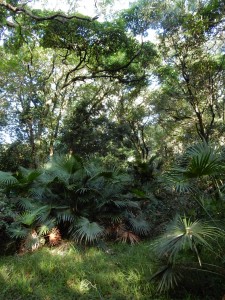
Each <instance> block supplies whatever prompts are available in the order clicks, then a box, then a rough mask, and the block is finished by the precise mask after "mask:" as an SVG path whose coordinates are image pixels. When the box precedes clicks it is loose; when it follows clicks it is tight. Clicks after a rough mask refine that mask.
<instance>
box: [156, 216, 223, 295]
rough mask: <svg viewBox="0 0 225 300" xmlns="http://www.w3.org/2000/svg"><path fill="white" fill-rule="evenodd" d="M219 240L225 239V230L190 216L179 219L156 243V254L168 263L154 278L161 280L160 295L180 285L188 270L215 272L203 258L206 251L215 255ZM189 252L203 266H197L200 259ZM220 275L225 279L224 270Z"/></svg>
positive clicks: (216, 269) (176, 219)
mask: <svg viewBox="0 0 225 300" xmlns="http://www.w3.org/2000/svg"><path fill="white" fill-rule="evenodd" d="M219 237H223V238H224V231H222V230H221V229H219V228H217V227H215V226H212V225H210V224H209V223H207V222H202V221H198V220H195V221H191V220H190V219H187V218H186V217H183V218H182V217H180V216H177V217H176V218H175V220H174V221H173V222H172V223H171V224H170V225H169V226H168V228H167V231H166V232H165V234H164V235H163V236H162V237H160V238H159V239H158V240H157V241H156V244H155V251H156V254H157V255H158V256H159V258H160V259H161V260H162V261H164V262H165V261H166V263H167V264H166V265H165V266H163V267H161V268H160V269H159V270H158V271H157V272H156V273H155V274H154V275H153V277H152V278H154V279H156V278H157V279H158V280H159V285H158V290H159V292H162V291H165V290H169V289H172V288H174V287H175V286H176V285H178V284H179V282H180V281H182V279H183V277H185V273H184V272H185V270H189V271H192V272H194V271H199V270H200V271H201V270H202V271H203V272H209V273H211V272H212V270H211V269H210V268H208V266H207V263H206V264H204V263H203V262H202V259H201V255H203V254H202V252H203V251H204V252H206V253H207V252H209V253H210V252H212V253H213V254H215V253H216V250H215V240H217V239H218V238H219ZM200 249H201V251H200ZM189 250H191V252H192V253H193V254H194V256H195V257H196V259H197V261H198V265H199V267H198V266H197V265H196V263H194V262H195V260H196V259H194V257H193V256H192V255H191V252H190V253H189ZM200 252H201V254H200ZM211 267H214V269H215V270H214V272H215V273H217V271H218V267H217V266H216V265H215V266H213V265H211ZM218 274H219V275H222V276H223V270H222V272H221V273H218Z"/></svg>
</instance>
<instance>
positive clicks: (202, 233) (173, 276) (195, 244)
mask: <svg viewBox="0 0 225 300" xmlns="http://www.w3.org/2000/svg"><path fill="white" fill-rule="evenodd" d="M163 183H164V184H165V185H166V186H167V188H168V187H169V188H172V190H173V192H174V195H176V194H182V195H183V199H185V198H186V199H187V200H186V201H190V200H192V201H194V202H195V203H196V204H197V206H196V208H198V213H195V212H194V213H193V211H192V212H191V216H192V219H193V220H191V218H187V217H183V218H182V217H180V216H177V217H175V220H174V221H173V222H172V223H171V224H170V225H169V226H168V228H167V230H166V232H165V234H164V235H163V236H162V237H160V238H159V239H158V240H157V242H156V246H155V250H156V255H157V256H158V258H159V261H160V263H163V265H162V266H161V268H159V270H158V271H157V272H156V273H155V274H154V276H153V278H158V279H159V288H158V289H159V291H163V290H167V289H170V288H173V287H174V286H176V285H177V284H178V283H179V281H181V280H184V278H185V275H186V274H187V273H190V272H194V271H198V272H203V271H207V272H208V273H211V274H219V275H222V276H225V270H224V269H223V268H222V267H221V265H222V260H223V258H222V256H223V251H222V245H223V243H224V231H223V230H222V229H221V228H223V227H222V226H220V224H222V222H223V221H224V209H225V206H224V194H223V193H224V155H223V151H222V150H221V149H220V148H219V147H218V148H217V147H213V146H212V145H209V144H207V143H205V142H203V143H200V144H195V145H193V146H191V147H189V148H188V149H187V150H186V152H185V153H184V155H183V156H182V157H181V158H180V160H179V163H178V164H177V166H175V167H173V168H172V169H171V170H169V171H167V172H166V173H165V174H164V178H163ZM180 210H181V208H180ZM187 212H188V211H187ZM198 217H201V220H199V219H198ZM202 257H204V261H202ZM212 261H214V262H215V263H214V264H212V263H211V262H212Z"/></svg>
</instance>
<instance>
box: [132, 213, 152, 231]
mask: <svg viewBox="0 0 225 300" xmlns="http://www.w3.org/2000/svg"><path fill="white" fill-rule="evenodd" d="M128 220H129V223H130V225H131V228H132V230H133V231H134V232H135V233H137V234H140V235H147V234H148V233H149V232H150V226H149V223H148V222H147V221H146V220H145V219H144V218H143V216H138V217H131V218H129V219H128Z"/></svg>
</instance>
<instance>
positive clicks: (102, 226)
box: [1, 155, 149, 243]
mask: <svg viewBox="0 0 225 300" xmlns="http://www.w3.org/2000/svg"><path fill="white" fill-rule="evenodd" d="M1 176H2V181H1V182H2V186H3V187H6V188H7V193H8V196H10V197H12V198H13V199H15V200H14V201H15V203H16V204H17V207H18V215H17V217H16V218H15V219H14V222H13V223H12V224H11V227H10V228H9V232H10V234H11V235H12V237H13V238H15V237H16V238H22V237H24V236H25V235H26V234H29V232H30V230H36V231H37V232H38V233H39V234H40V236H41V235H46V234H47V233H48V232H50V230H51V229H52V228H54V227H56V226H58V227H59V228H60V227H62V228H63V230H64V231H65V235H68V234H70V235H71V236H72V238H74V239H76V240H79V241H80V242H85V243H90V242H94V241H95V240H98V239H100V238H102V237H103V236H104V234H106V233H107V234H108V235H109V236H111V237H113V236H114V237H115V238H119V231H117V228H118V227H119V226H120V225H121V224H123V225H122V227H123V231H121V234H123V235H124V234H125V232H126V231H127V232H128V231H129V232H131V233H130V235H131V234H132V231H133V233H134V234H137V235H139V236H145V235H147V234H148V233H149V224H148V222H147V221H146V220H145V219H144V218H145V217H144V216H143V215H142V214H141V209H140V206H139V203H138V201H135V200H132V198H131V195H130V194H128V186H129V185H130V182H131V178H130V176H128V174H126V173H125V172H123V171H122V170H119V169H117V168H115V167H114V168H113V167H112V168H111V169H109V168H108V169H107V168H105V167H104V166H103V164H102V163H101V161H100V160H98V159H95V158H92V159H89V160H86V161H83V160H82V159H81V158H80V157H78V156H71V155H68V156H57V157H54V158H52V160H51V161H49V163H47V164H46V166H45V168H44V169H43V170H29V169H25V168H22V167H21V168H20V169H19V171H18V172H17V173H16V175H14V176H13V175H11V174H9V173H4V172H2V173H1ZM9 178H10V179H11V180H9ZM11 181H12V182H13V184H11ZM6 183H7V184H6ZM109 232H110V234H109ZM137 240H138V238H137ZM128 241H129V239H128Z"/></svg>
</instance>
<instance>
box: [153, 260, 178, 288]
mask: <svg viewBox="0 0 225 300" xmlns="http://www.w3.org/2000/svg"><path fill="white" fill-rule="evenodd" d="M152 279H157V280H158V287H157V290H158V292H159V293H161V292H165V291H168V290H170V289H173V288H174V287H175V286H177V285H178V283H179V281H181V279H182V273H181V271H179V269H178V270H177V268H176V267H175V266H174V265H173V264H168V265H163V266H161V267H160V268H159V269H158V271H157V272H156V273H154V274H153V275H152V277H151V280H152Z"/></svg>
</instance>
